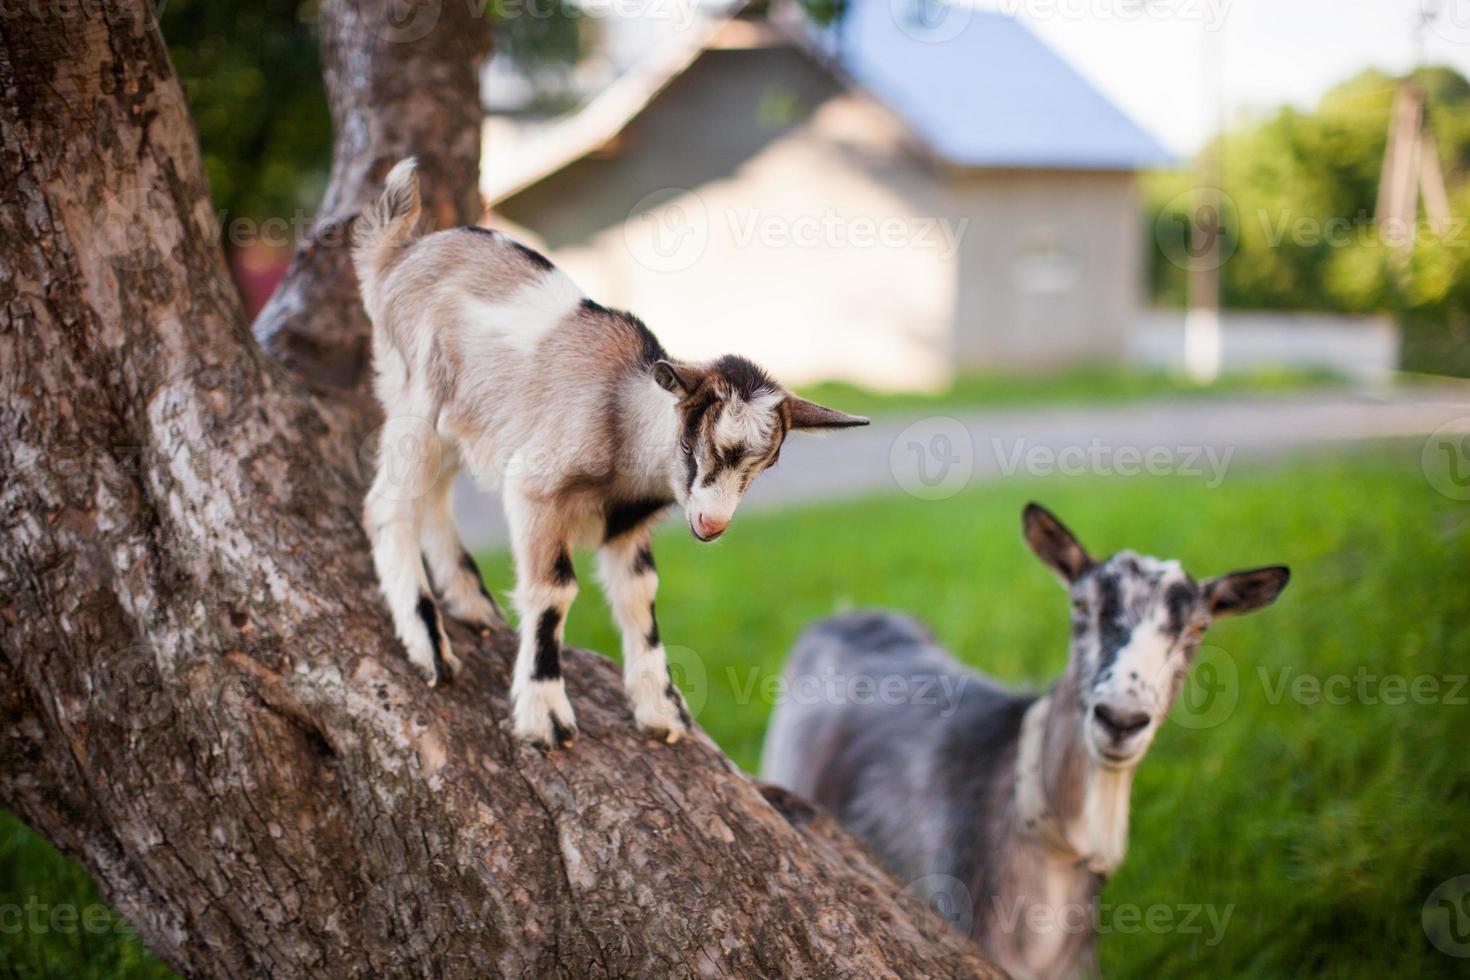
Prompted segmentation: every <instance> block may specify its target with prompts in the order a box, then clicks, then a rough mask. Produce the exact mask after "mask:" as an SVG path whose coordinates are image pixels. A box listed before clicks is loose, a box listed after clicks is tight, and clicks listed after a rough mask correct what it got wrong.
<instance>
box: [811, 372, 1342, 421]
mask: <svg viewBox="0 0 1470 980" xmlns="http://www.w3.org/2000/svg"><path fill="white" fill-rule="evenodd" d="M1342 384H1345V382H1344V381H1343V379H1342V378H1341V376H1339V375H1337V374H1335V373H1333V372H1331V371H1327V370H1325V369H1317V370H1308V369H1296V368H1260V369H1255V370H1251V371H1237V372H1229V373H1226V374H1222V375H1221V376H1220V377H1219V378H1218V379H1217V380H1216V381H1214V382H1213V383H1211V384H1208V385H1201V384H1199V383H1197V382H1195V381H1191V380H1190V379H1189V378H1188V377H1186V376H1184V375H1182V374H1178V373H1174V372H1170V371H1164V370H1159V369H1149V368H1123V367H1116V366H1112V365H1101V364H1099V365H1090V366H1084V367H1078V368H1069V369H1067V370H1065V371H1060V372H1057V373H1054V374H1024V373H1022V374H1017V373H1011V374H966V375H962V376H960V377H959V378H957V379H955V381H954V383H953V384H952V385H951V386H950V387H949V388H947V389H946V390H944V391H940V392H928V393H926V392H913V391H907V392H881V391H872V390H870V389H867V388H863V387H861V386H859V385H853V384H848V383H846V382H840V381H830V382H823V383H820V384H814V385H807V386H804V387H803V388H802V389H801V394H802V395H804V396H805V397H807V398H811V399H814V400H816V401H819V402H821V403H823V404H824V405H833V406H836V407H838V408H841V409H842V410H843V411H846V412H852V413H855V414H858V415H868V416H870V417H874V418H877V417H881V416H884V415H902V414H906V413H912V412H932V411H935V410H938V409H966V408H991V407H1008V406H1024V405H1079V404H1093V403H1114V402H1128V401H1139V400H1142V399H1146V398H1166V397H1200V396H1205V397H1208V396H1218V395H1244V394H1255V395H1274V394H1290V393H1292V392H1298V391H1305V390H1308V389H1311V388H1321V387H1327V386H1332V385H1342Z"/></svg>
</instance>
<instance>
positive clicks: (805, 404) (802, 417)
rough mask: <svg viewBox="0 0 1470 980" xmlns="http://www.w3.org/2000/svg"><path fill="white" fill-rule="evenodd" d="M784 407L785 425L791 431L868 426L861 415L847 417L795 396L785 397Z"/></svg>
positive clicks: (845, 414) (824, 406) (835, 410)
mask: <svg viewBox="0 0 1470 980" xmlns="http://www.w3.org/2000/svg"><path fill="white" fill-rule="evenodd" d="M785 405H786V418H787V420H788V421H787V425H788V427H789V428H792V429H850V428H852V427H853V426H855V425H867V424H868V420H867V419H865V418H863V417H862V416H861V415H848V414H847V413H846V412H839V411H837V409H835V408H828V407H827V406H826V405H818V404H817V403H816V402H809V401H807V400H806V399H805V398H798V397H796V396H795V395H787V396H786V399H785Z"/></svg>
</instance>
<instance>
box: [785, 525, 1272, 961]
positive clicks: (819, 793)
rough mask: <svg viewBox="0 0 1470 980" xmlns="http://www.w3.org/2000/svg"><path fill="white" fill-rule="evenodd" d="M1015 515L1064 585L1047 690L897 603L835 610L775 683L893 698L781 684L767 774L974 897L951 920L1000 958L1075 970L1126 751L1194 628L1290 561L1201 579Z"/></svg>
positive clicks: (1156, 706) (1137, 747) (1243, 603)
mask: <svg viewBox="0 0 1470 980" xmlns="http://www.w3.org/2000/svg"><path fill="white" fill-rule="evenodd" d="M1023 524H1024V531H1025V538H1026V541H1027V543H1028V544H1029V545H1030V546H1031V548H1032V550H1033V551H1035V552H1036V554H1037V555H1038V556H1040V558H1041V559H1042V561H1044V562H1046V564H1047V565H1049V566H1050V567H1051V568H1052V569H1053V570H1054V571H1055V572H1056V573H1057V575H1059V576H1060V577H1061V579H1062V581H1063V583H1064V584H1065V585H1066V586H1067V589H1068V591H1069V592H1070V594H1071V600H1072V616H1071V619H1072V631H1071V642H1070V655H1069V659H1068V661H1067V667H1066V670H1065V672H1064V673H1063V674H1062V676H1061V678H1060V679H1059V680H1057V681H1056V683H1055V684H1054V685H1053V687H1052V688H1051V690H1050V691H1049V692H1048V693H1047V694H1045V695H1042V696H1036V695H1030V694H1019V693H1014V692H1012V691H1009V690H1006V689H1004V688H1002V687H1000V686H999V685H997V684H995V683H994V682H992V681H991V680H989V679H988V678H986V677H984V676H983V675H980V674H978V673H976V672H974V671H971V670H968V669H967V668H965V667H963V666H961V665H960V664H959V663H957V662H956V661H955V660H954V659H953V658H952V657H951V656H950V655H949V653H948V652H946V651H945V650H944V649H943V648H941V647H940V646H938V645H937V644H936V643H935V642H934V640H933V638H932V637H931V636H930V634H929V633H928V631H927V630H925V629H924V628H923V627H921V626H919V625H918V624H917V623H915V622H914V621H913V620H911V619H909V618H907V617H904V616H899V615H896V614H893V613H884V612H860V613H851V614H848V615H844V616H838V617H836V618H833V619H829V620H826V621H824V622H821V623H818V624H816V625H814V626H812V627H811V628H810V629H808V630H807V631H806V632H805V633H804V634H803V635H802V637H801V638H800V639H799V640H798V641H797V643H796V647H795V649H794V651H793V652H792V656H791V661H790V664H789V666H788V668H787V678H788V681H789V687H788V690H791V691H801V690H803V689H805V690H829V691H830V690H837V691H841V690H843V689H844V686H845V687H846V689H851V686H852V685H851V683H850V682H851V681H852V679H853V678H862V679H864V681H865V683H866V684H867V689H868V690H870V691H872V690H876V691H885V690H886V691H888V692H890V696H889V697H887V698H864V699H863V702H862V703H860V704H859V703H852V702H855V701H856V700H857V699H855V698H853V699H840V698H828V699H825V700H823V699H819V698H806V699H797V698H790V699H787V700H786V701H785V702H783V703H782V704H780V705H779V706H778V707H777V709H776V712H775V714H774V716H773V717H772V719H771V725H770V729H769V731H768V734H767V736H766V745H765V756H764V760H763V764H762V769H763V772H762V775H763V777H764V778H765V779H767V780H769V781H771V782H774V783H777V784H779V785H782V786H785V787H786V788H788V789H790V790H793V791H795V792H797V793H800V794H802V795H803V796H806V797H807V798H808V799H811V800H813V801H815V802H817V803H820V804H822V805H823V806H825V807H827V808H828V809H829V810H831V811H832V813H833V814H835V815H836V816H837V818H838V819H839V820H840V821H841V822H842V823H843V824H844V825H846V826H847V827H848V828H849V829H850V830H852V831H853V832H854V833H856V834H857V835H858V836H859V837H861V838H862V839H863V840H865V841H866V842H867V843H868V844H869V845H870V846H871V847H872V848H873V850H874V851H875V852H876V853H877V854H878V856H879V857H880V858H881V859H882V860H883V861H884V862H885V863H886V864H887V865H888V866H889V868H890V869H891V870H893V871H894V872H896V873H897V874H898V875H899V876H900V877H901V878H903V879H905V880H908V881H911V882H917V881H919V880H921V879H925V880H926V884H928V885H933V884H934V882H935V880H936V879H932V878H928V876H936V875H937V876H944V877H942V878H940V879H937V880H938V881H940V882H943V883H945V884H947V885H948V886H949V887H950V888H952V889H955V890H957V892H958V894H952V895H948V896H947V897H948V899H950V900H952V901H953V902H955V903H957V904H955V905H953V906H952V907H953V908H954V909H955V910H960V911H962V910H963V908H964V904H965V901H966V899H968V900H969V902H972V903H973V905H972V906H971V907H972V909H973V920H972V921H970V922H963V923H961V924H962V925H963V926H968V927H969V934H970V936H971V937H972V938H974V939H975V940H976V941H978V942H979V943H980V945H981V947H982V948H983V949H984V950H985V951H986V952H987V953H988V954H989V955H990V956H991V957H992V958H994V959H995V960H996V961H997V962H998V963H999V964H1000V965H1001V966H1002V967H1003V968H1004V969H1005V970H1006V971H1007V972H1009V973H1010V974H1011V975H1013V976H1016V977H1064V976H1075V975H1079V974H1081V975H1088V974H1092V973H1095V972H1096V957H1095V936H1094V934H1093V924H1094V922H1095V920H1094V918H1093V913H1094V911H1095V903H1096V901H1097V897H1098V893H1099V891H1100V890H1101V887H1102V884H1103V881H1104V879H1105V877H1106V876H1107V875H1108V874H1109V873H1111V872H1112V871H1113V870H1114V869H1116V868H1117V867H1118V866H1119V864H1120V863H1121V862H1122V860H1123V854H1124V851H1125V850H1126V848H1127V844H1128V806H1129V793H1130V788H1131V786H1132V781H1133V772H1134V769H1135V767H1136V766H1137V765H1138V763H1139V761H1140V760H1141V759H1142V758H1143V755H1144V753H1145V751H1146V750H1147V749H1148V746H1149V744H1150V743H1151V742H1152V741H1153V738H1154V735H1155V734H1156V733H1157V731H1158V729H1159V726H1160V725H1161V724H1162V723H1163V720H1164V717H1165V715H1167V714H1168V711H1169V708H1170V706H1171V705H1172V704H1173V702H1174V699H1175V696H1176V695H1177V694H1178V693H1179V690H1180V688H1181V686H1182V685H1183V683H1184V681H1185V679H1186V675H1187V674H1188V671H1189V668H1190V664H1191V662H1192V660H1193V658H1194V654H1195V649H1196V647H1197V646H1198V645H1199V642H1200V638H1201V637H1202V636H1203V635H1204V632H1205V629H1206V627H1208V626H1209V624H1210V623H1211V622H1212V621H1213V620H1215V619H1218V618H1220V617H1222V616H1233V615H1239V614H1241V613H1246V612H1251V611H1252V610H1255V609H1260V608H1261V607H1263V606H1266V605H1269V604H1270V603H1271V602H1273V601H1275V599H1276V597H1277V595H1279V594H1280V592H1281V590H1282V589H1283V588H1284V587H1285V586H1286V583H1287V579H1288V578H1289V573H1288V571H1287V569H1286V568H1284V567H1281V566H1272V567H1268V568H1256V569H1251V570H1248V571H1240V572H1232V573H1230V574H1228V575H1222V576H1219V577H1218V578H1212V579H1208V580H1206V581H1204V582H1196V581H1195V580H1194V579H1192V578H1191V577H1190V576H1189V575H1187V574H1186V573H1185V572H1184V570H1183V569H1182V568H1181V567H1180V566H1179V563H1178V562H1173V561H1160V560H1158V559H1156V558H1146V557H1142V556H1139V555H1136V554H1134V553H1132V552H1129V551H1124V552H1120V553H1118V554H1116V555H1113V556H1112V557H1111V558H1108V559H1107V560H1105V561H1095V560H1094V559H1093V558H1092V557H1091V556H1090V555H1089V554H1088V553H1087V551H1086V550H1085V549H1083V547H1082V545H1080V544H1079V543H1078V542H1077V540H1076V538H1074V537H1073V536H1072V534H1071V533H1070V532H1069V531H1068V530H1067V529H1066V528H1065V527H1063V526H1062V524H1061V523H1060V522H1059V521H1058V520H1057V519H1056V518H1055V517H1053V516H1052V515H1051V514H1050V513H1048V512H1047V511H1045V510H1044V509H1042V508H1041V507H1038V506H1037V505H1035V504H1032V505H1030V506H1028V507H1027V508H1026V511H1025V514H1024V518H1023ZM844 682H846V683H845V685H844ZM885 685H886V686H885ZM894 692H898V693H896V694H895V693H894ZM937 692H951V694H952V696H951V697H948V698H947V699H946V698H945V697H940V696H938V694H937ZM921 694H925V695H926V696H922V697H921V696H919V695H921ZM941 890H944V889H941ZM1028 923H1042V924H1048V925H1047V927H1045V928H1037V929H1031V928H1028Z"/></svg>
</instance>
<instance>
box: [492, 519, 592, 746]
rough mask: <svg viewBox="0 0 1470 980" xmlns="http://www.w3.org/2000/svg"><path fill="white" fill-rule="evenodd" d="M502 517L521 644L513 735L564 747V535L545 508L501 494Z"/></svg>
mask: <svg viewBox="0 0 1470 980" xmlns="http://www.w3.org/2000/svg"><path fill="white" fill-rule="evenodd" d="M505 513H506V517H507V518H509V521H510V528H511V546H512V549H513V550H514V552H515V562H516V591H515V603H516V611H517V612H518V613H519V614H520V643H519V646H518V647H517V650H516V664H515V674H514V677H513V678H512V680H511V686H510V698H511V723H512V727H513V729H514V731H515V734H516V737H517V738H521V739H524V740H526V741H528V742H533V743H535V744H536V745H539V746H541V747H542V748H546V749H554V748H557V747H558V746H560V747H562V748H565V747H568V746H570V745H571V744H572V742H573V741H574V740H575V739H576V736H577V719H576V716H575V715H574V714H573V713H572V705H571V702H570V701H568V700H567V690H566V684H565V683H564V682H563V681H562V675H561V647H562V635H563V633H564V632H565V629H566V621H567V611H568V610H569V609H570V608H571V606H572V600H573V599H575V598H576V597H577V574H576V571H575V570H574V569H573V568H572V552H571V546H570V544H569V541H568V538H569V535H568V534H567V533H566V529H565V528H564V527H563V526H562V522H561V521H560V520H558V519H557V515H556V514H555V513H554V512H553V511H552V510H551V509H550V508H547V507H544V506H540V505H537V504H534V503H531V502H529V501H525V500H520V499H517V498H516V497H515V495H514V494H513V493H509V492H508V493H507V494H506V508H505Z"/></svg>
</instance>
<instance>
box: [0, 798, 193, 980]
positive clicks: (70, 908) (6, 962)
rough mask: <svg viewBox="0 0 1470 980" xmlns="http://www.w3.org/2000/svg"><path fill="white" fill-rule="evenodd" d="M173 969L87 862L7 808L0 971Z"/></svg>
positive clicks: (162, 972) (103, 976)
mask: <svg viewBox="0 0 1470 980" xmlns="http://www.w3.org/2000/svg"><path fill="white" fill-rule="evenodd" d="M172 976H173V973H172V972H171V971H170V970H169V969H168V967H166V966H164V965H163V964H162V963H160V962H159V961H158V960H156V959H154V958H153V956H152V955H151V954H150V953H149V952H148V951H147V950H146V949H145V948H144V947H143V944H142V943H140V942H139V941H138V938H137V936H136V935H134V933H133V931H132V929H131V927H129V926H128V924H127V923H126V922H124V921H123V920H122V918H120V917H119V916H117V915H115V914H114V913H113V912H112V911H111V910H110V909H109V908H108V907H107V905H106V904H105V903H103V901H102V896H101V895H99V894H98V892H97V886H96V884H94V883H93V881H92V879H91V878H90V877H88V875H87V873H86V872H85V871H83V870H82V868H81V866H80V865H78V864H74V863H73V862H71V861H68V860H67V859H66V858H64V857H62V856H61V855H60V854H58V853H57V852H56V850H55V849H54V848H53V847H52V846H51V845H50V844H48V843H46V842H45V841H44V840H42V839H41V838H40V837H39V836H37V835H36V834H34V833H32V832H31V830H30V829H29V828H27V827H26V826H25V825H24V824H22V823H21V822H20V821H19V820H16V819H15V818H14V817H13V816H11V815H10V814H9V813H6V812H5V811H4V810H0V977H5V978H11V977H15V978H21V980H43V978H44V980H53V978H54V980H113V978H119V980H121V978H127V980H152V978H155V977H159V978H161V977H172Z"/></svg>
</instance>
